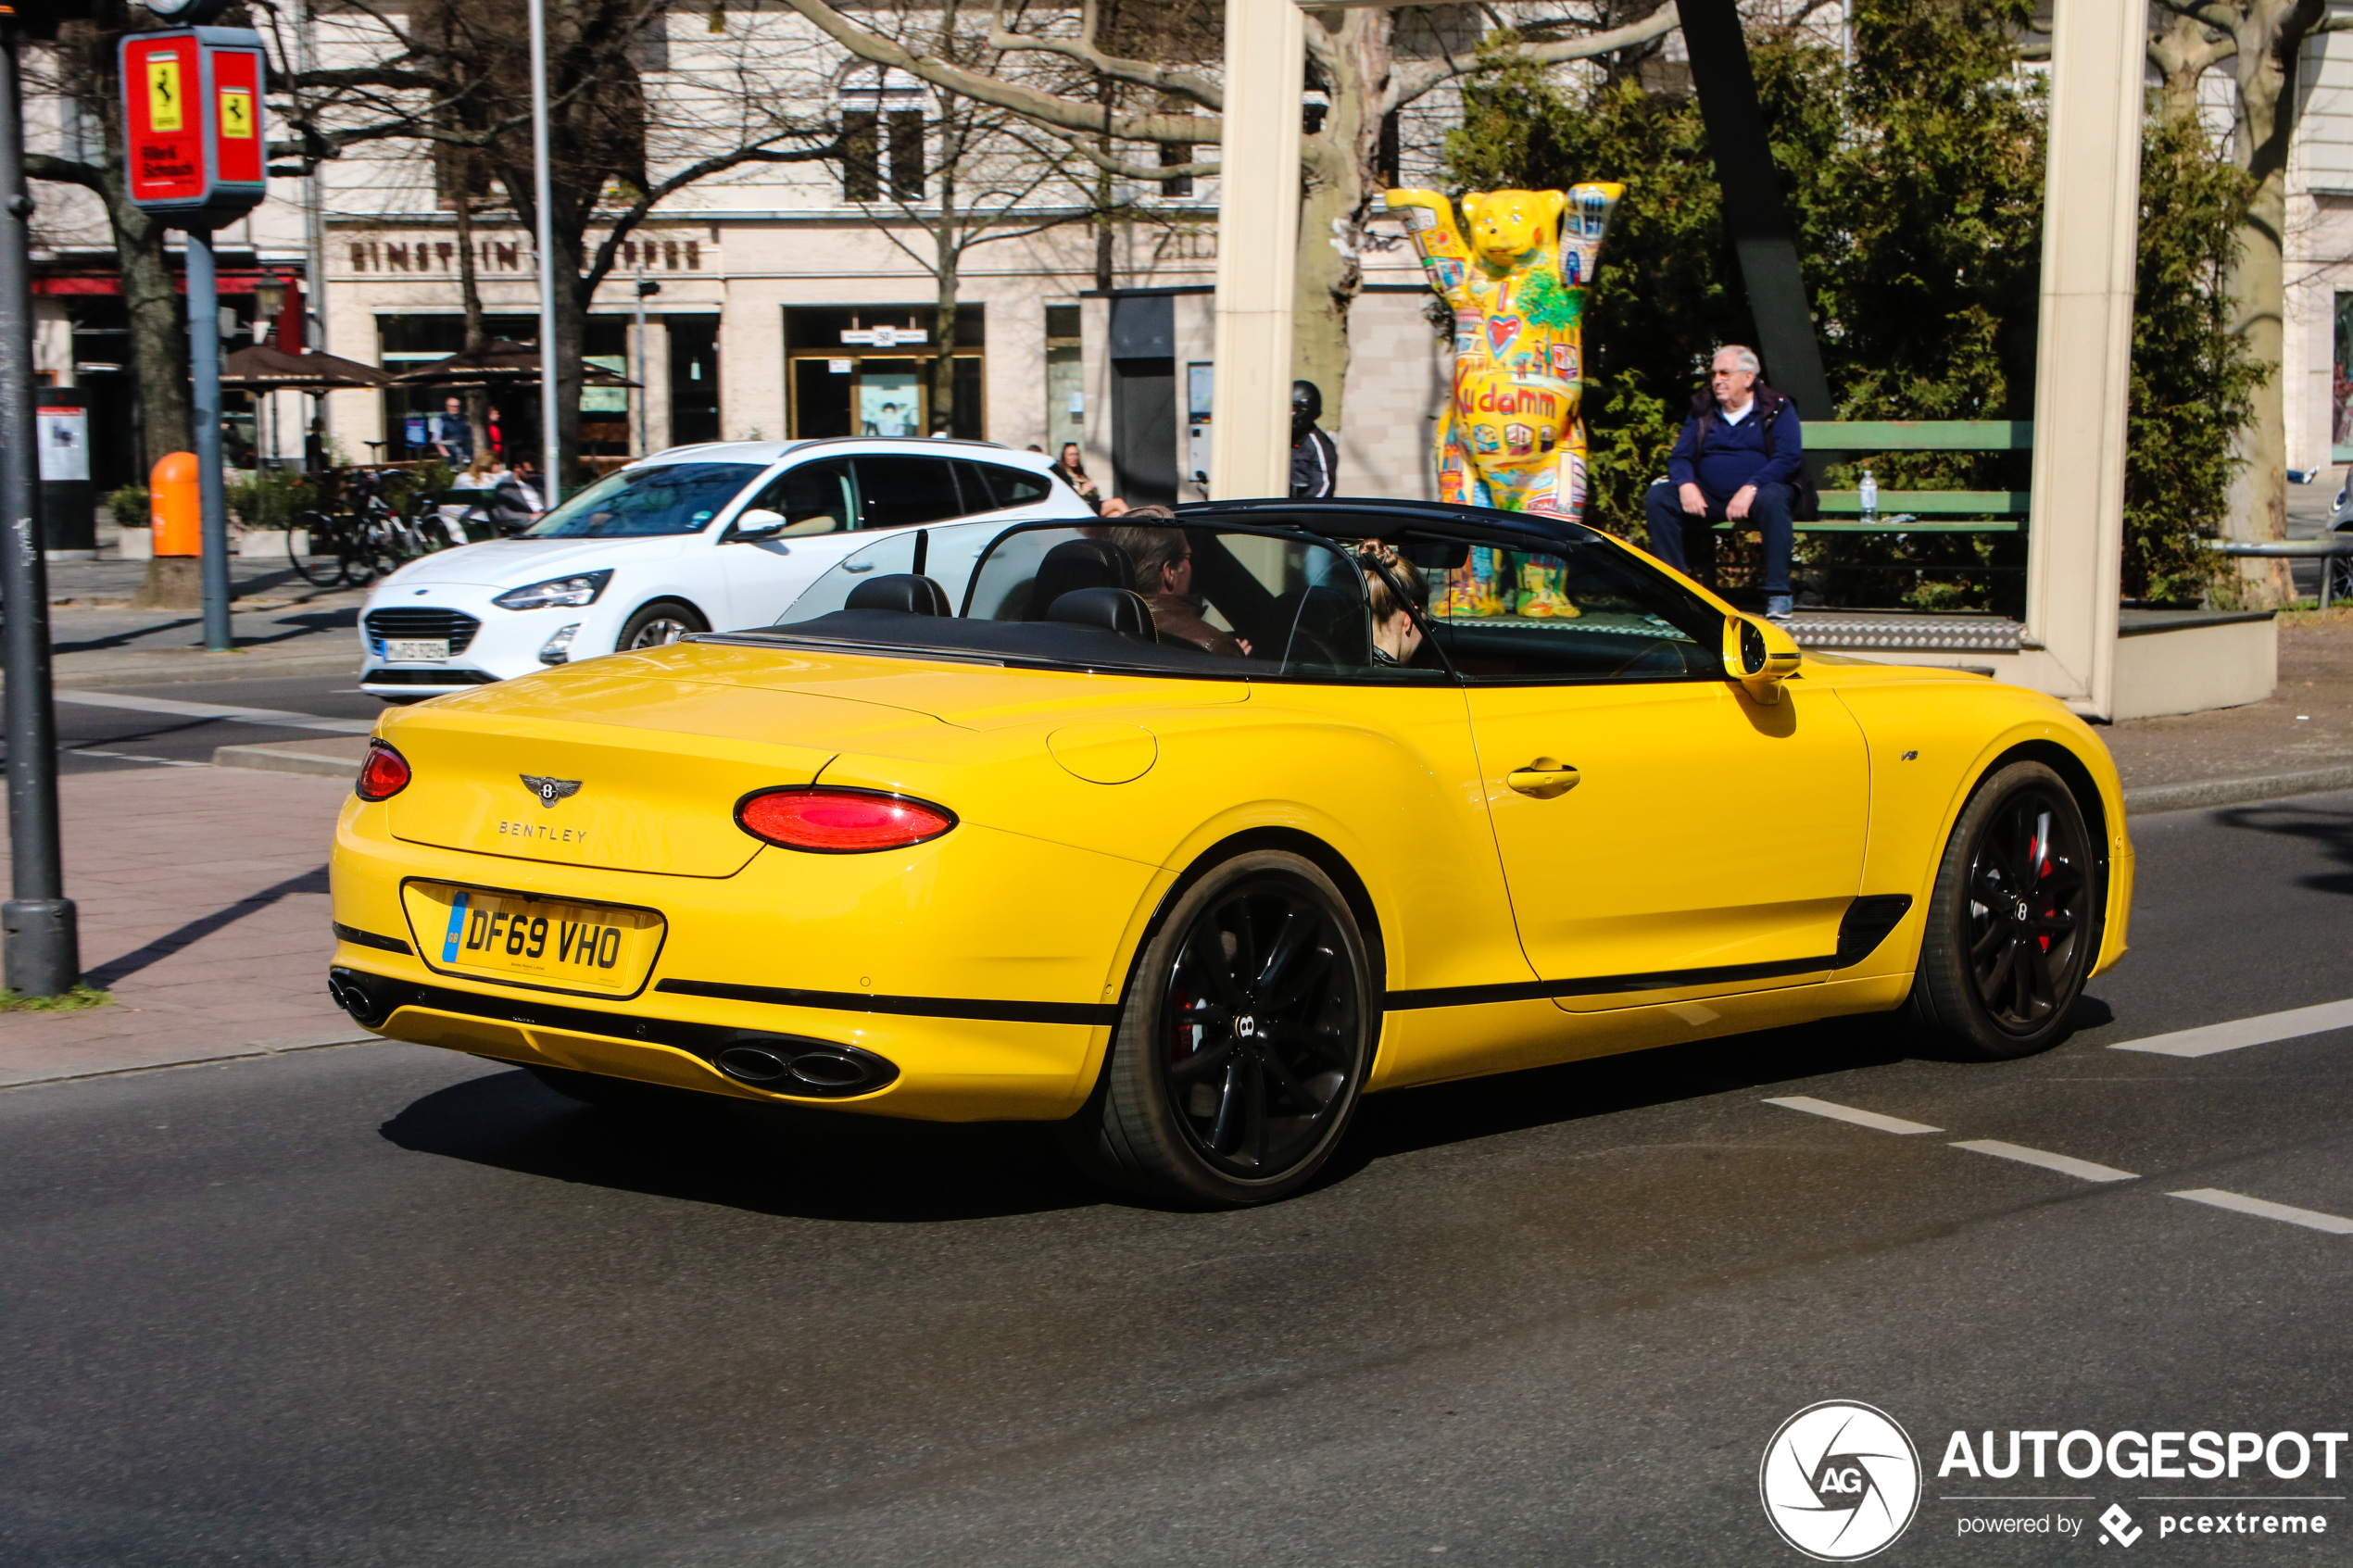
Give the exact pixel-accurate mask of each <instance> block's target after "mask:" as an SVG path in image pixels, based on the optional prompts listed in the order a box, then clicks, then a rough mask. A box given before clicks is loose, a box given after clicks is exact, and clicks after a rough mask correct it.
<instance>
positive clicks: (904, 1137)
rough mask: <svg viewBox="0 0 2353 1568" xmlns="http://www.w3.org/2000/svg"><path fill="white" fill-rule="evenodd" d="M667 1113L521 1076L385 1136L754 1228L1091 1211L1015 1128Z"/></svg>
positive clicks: (462, 1088) (496, 1079)
mask: <svg viewBox="0 0 2353 1568" xmlns="http://www.w3.org/2000/svg"><path fill="white" fill-rule="evenodd" d="M679 1101H680V1103H679V1105H678V1106H677V1108H676V1109H675V1110H655V1111H649V1112H635V1111H631V1112H621V1111H608V1110H593V1109H591V1108H589V1107H586V1106H583V1105H580V1104H579V1103H577V1102H576V1101H573V1100H570V1099H567V1098H564V1097H562V1096H560V1095H559V1094H557V1093H556V1092H555V1091H554V1090H552V1089H549V1088H547V1087H546V1086H544V1085H541V1084H540V1083H539V1081H538V1080H537V1079H535V1078H534V1077H532V1076H531V1075H530V1074H529V1073H497V1074H495V1075H493V1076H491V1077H486V1078H476V1079H472V1080H471V1081H469V1082H467V1083H463V1084H459V1085H454V1086H452V1087H450V1088H447V1089H442V1090H439V1091H437V1092H435V1093H434V1094H430V1095H427V1096H425V1097H424V1098H422V1099H420V1100H418V1101H416V1102H415V1103H414V1104H412V1105H410V1106H409V1107H408V1108H407V1109H406V1110H402V1111H401V1112H400V1114H399V1115H397V1116H396V1117H394V1118H393V1119H392V1120H391V1121H389V1122H387V1123H384V1127H383V1133H384V1136H385V1137H386V1138H388V1139H390V1140H391V1141H392V1142H393V1143H395V1144H397V1145H398V1146H400V1147H401V1148H406V1149H410V1150H413V1151H415V1152H417V1153H420V1154H437V1155H442V1156H445V1157H447V1158H448V1159H452V1160H470V1161H472V1162H473V1163H475V1164H479V1165H489V1166H493V1167H496V1168H497V1169H499V1170H502V1171H515V1172H519V1173H523V1174H526V1175H534V1176H547V1177H550V1178H552V1179H554V1180H556V1181H562V1182H581V1183H586V1184H588V1185H596V1186H605V1187H614V1188H618V1189H620V1190H622V1191H625V1192H641V1193H648V1194H651V1195H654V1196H656V1197H661V1198H680V1199H683V1200H685V1201H686V1202H690V1203H713V1204H721V1205H724V1206H725V1207H728V1208H732V1209H743V1210H749V1211H751V1212H753V1213H758V1214H775V1215H786V1216H792V1217H796V1218H800V1219H811V1220H848V1221H862V1222H867V1223H925V1222H937V1221H943V1220H980V1219H994V1218H999V1217H1002V1216H1005V1215H1011V1214H1030V1213H1039V1212H1044V1211H1047V1210H1058V1209H1076V1208H1082V1207H1086V1206H1088V1205H1092V1204H1097V1203H1101V1202H1102V1201H1104V1198H1103V1195H1102V1194H1101V1192H1099V1191H1097V1190H1096V1189H1095V1188H1093V1187H1091V1186H1089V1185H1087V1183H1086V1182H1085V1181H1084V1180H1083V1179H1081V1178H1080V1176H1079V1175H1078V1174H1077V1173H1076V1171H1074V1170H1073V1169H1072V1168H1071V1167H1070V1166H1069V1165H1068V1164H1067V1163H1066V1162H1064V1160H1063V1158H1062V1156H1061V1154H1060V1152H1059V1151H1058V1150H1056V1148H1054V1145H1053V1139H1052V1136H1051V1133H1050V1132H1049V1130H1048V1129H1047V1128H1046V1127H1044V1126H1041V1125H1038V1124H1036V1123H969V1124H948V1123H925V1122H893V1121H886V1120H883V1119H881V1118H878V1117H868V1116H845V1115H841V1114H838V1113H828V1112H824V1111H802V1110H792V1109H790V1108H786V1107H775V1108H770V1107H766V1106H759V1105H751V1104H746V1103H742V1102H737V1101H731V1100H724V1099H720V1098H716V1097H713V1096H705V1095H695V1094H688V1093H683V1092H682V1094H681V1095H680V1097H679Z"/></svg>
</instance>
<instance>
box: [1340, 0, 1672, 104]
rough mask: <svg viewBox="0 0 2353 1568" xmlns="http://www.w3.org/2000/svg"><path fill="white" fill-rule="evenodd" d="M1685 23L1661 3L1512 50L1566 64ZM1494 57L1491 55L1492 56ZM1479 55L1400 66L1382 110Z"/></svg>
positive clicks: (1472, 64) (1459, 72) (1456, 72)
mask: <svg viewBox="0 0 2353 1568" xmlns="http://www.w3.org/2000/svg"><path fill="white" fill-rule="evenodd" d="M1682 24H1683V19H1682V18H1681V16H1680V15H1679V14H1678V13H1677V11H1676V9H1675V7H1674V6H1672V5H1667V6H1660V7H1659V8H1658V9H1657V10H1655V11H1654V12H1652V13H1651V14H1650V15H1649V16H1647V17H1644V18H1643V19H1642V20H1641V21H1638V22H1629V23H1627V24H1626V25H1625V26H1624V27H1617V28H1612V29H1610V30H1609V31H1607V32H1595V33H1589V34H1587V35H1586V36H1584V37H1582V38H1567V39H1563V40H1561V41H1560V42H1559V43H1557V44H1521V45H1519V46H1518V47H1517V48H1516V49H1514V50H1512V51H1511V53H1512V54H1514V55H1516V56H1518V57H1519V58H1521V59H1524V60H1530V61H1533V62H1534V63H1536V64H1537V65H1544V66H1552V65H1562V64H1566V63H1567V61H1570V60H1590V59H1592V58H1593V57H1594V56H1597V55H1614V54H1616V53H1617V51H1618V50H1620V49H1631V48H1633V47H1635V46H1636V45H1638V44H1647V43H1649V42H1650V41H1651V40H1652V39H1654V38H1659V37H1664V36H1665V35H1666V34H1667V33H1669V32H1672V31H1675V29H1677V28H1679V27H1680V26H1681V25H1682ZM1489 57H1490V58H1491V57H1492V56H1489ZM1479 63H1480V61H1479V58H1478V56H1473V57H1472V58H1470V59H1467V60H1456V59H1452V58H1449V59H1441V60H1431V61H1429V62H1428V63H1427V64H1425V65H1422V66H1419V67H1417V68H1416V69H1412V70H1400V71H1399V72H1397V74H1396V75H1394V76H1392V77H1390V82H1389V92H1388V93H1387V94H1385V95H1384V97H1383V98H1382V100H1381V112H1382V113H1384V114H1386V113H1387V112H1389V111H1390V109H1395V108H1402V107H1404V106H1405V105H1407V104H1410V103H1412V102H1413V101H1414V100H1415V99H1416V98H1419V97H1421V96H1423V95H1424V94H1427V93H1429V92H1430V91H1432V90H1433V89H1435V88H1437V87H1439V86H1440V85H1441V84H1442V83H1444V82H1451V81H1453V79H1454V78H1455V77H1458V76H1463V75H1466V74H1467V73H1469V72H1471V71H1473V70H1476V69H1478V66H1479Z"/></svg>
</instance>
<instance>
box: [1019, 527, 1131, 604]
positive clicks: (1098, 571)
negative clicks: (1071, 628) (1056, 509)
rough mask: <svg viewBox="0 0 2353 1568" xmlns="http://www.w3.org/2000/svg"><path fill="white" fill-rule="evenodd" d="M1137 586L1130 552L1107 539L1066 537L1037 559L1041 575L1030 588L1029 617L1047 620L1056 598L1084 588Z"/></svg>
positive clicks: (1127, 587)
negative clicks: (1044, 555)
mask: <svg viewBox="0 0 2353 1568" xmlns="http://www.w3.org/2000/svg"><path fill="white" fill-rule="evenodd" d="M1135 586H1136V569H1135V567H1134V566H1133V565H1132V564H1131V563H1130V562H1129V561H1128V559H1127V552H1126V550H1123V549H1121V548H1120V547H1119V546H1116V545H1114V544H1113V543H1112V542H1111V541H1110V540H1108V539H1065V540H1063V542H1062V543H1061V544H1059V545H1057V546H1054V547H1053V548H1052V549H1051V550H1048V551H1047V552H1046V558H1045V559H1044V560H1041V561H1039V562H1038V579H1037V581H1036V582H1034V583H1031V584H1030V588H1029V619H1030V620H1032V621H1044V620H1046V619H1048V616H1047V611H1048V610H1049V609H1051V608H1052V607H1053V603H1054V601H1055V600H1056V599H1059V598H1061V597H1062V596H1063V595H1064V594H1069V593H1075V592H1076V591H1077V590H1078V589H1081V588H1126V589H1133V588H1134V587H1135Z"/></svg>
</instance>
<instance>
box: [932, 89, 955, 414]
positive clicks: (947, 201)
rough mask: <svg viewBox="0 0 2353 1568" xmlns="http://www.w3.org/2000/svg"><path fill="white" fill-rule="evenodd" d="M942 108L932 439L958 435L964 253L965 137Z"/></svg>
mask: <svg viewBox="0 0 2353 1568" xmlns="http://www.w3.org/2000/svg"><path fill="white" fill-rule="evenodd" d="M942 98H943V99H945V98H946V95H945V94H942ZM941 108H942V110H943V112H942V114H941V115H940V125H941V134H940V140H939V220H938V221H937V223H934V224H932V225H931V243H932V258H933V259H932V267H931V275H932V282H934V283H935V284H937V293H936V294H935V295H934V296H933V305H932V361H931V414H930V425H929V428H928V430H926V431H925V432H924V433H925V434H929V435H953V434H954V433H955V432H956V285H957V282H958V279H957V276H956V270H957V263H958V262H959V261H960V260H961V259H962V253H963V246H962V245H960V244H959V243H958V238H959V236H958V235H957V232H956V169H957V166H958V165H959V164H960V163H962V162H963V156H964V140H963V131H962V129H961V128H960V127H958V126H957V124H956V123H955V112H956V111H955V106H954V104H953V102H952V101H944V102H943V103H942V104H941Z"/></svg>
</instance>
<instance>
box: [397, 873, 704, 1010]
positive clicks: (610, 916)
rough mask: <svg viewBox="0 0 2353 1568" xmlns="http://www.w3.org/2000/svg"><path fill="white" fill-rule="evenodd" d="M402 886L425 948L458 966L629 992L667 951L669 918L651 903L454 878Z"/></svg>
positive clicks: (498, 976) (566, 987) (438, 964)
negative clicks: (587, 900) (512, 889)
mask: <svg viewBox="0 0 2353 1568" xmlns="http://www.w3.org/2000/svg"><path fill="white" fill-rule="evenodd" d="M403 892H404V895H405V897H406V900H407V902H408V905H409V927H410V929H411V930H413V931H414V932H415V933H416V934H417V936H418V938H419V947H420V949H421V950H422V953H423V955H424V957H425V958H426V959H427V960H429V961H431V962H432V963H433V965H434V968H436V969H440V970H446V971H448V972H453V973H459V974H478V975H481V976H483V977H484V978H485V979H494V980H511V981H520V982H522V983H523V984H526V985H542V986H550V987H553V988H555V989H557V990H563V991H593V992H598V993H610V994H612V995H615V996H630V995H633V994H635V992H636V991H637V990H638V989H640V988H641V987H642V986H643V985H645V983H646V976H647V975H648V973H649V972H651V971H652V969H653V963H654V958H655V956H656V955H657V954H659V953H660V952H661V939H662V934H663V931H664V929H665V927H664V922H663V921H662V918H661V915H659V914H657V913H655V912H654V911H653V910H651V909H633V908H630V907H629V906H627V905H614V904H581V903H573V902H571V901H569V900H566V899H561V898H533V897H527V896H525V895H523V894H520V893H501V892H497V891H495V890H492V889H486V888H480V887H461V886H457V885H453V884H447V883H431V882H412V883H410V884H408V886H407V887H406V888H405V889H403Z"/></svg>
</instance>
